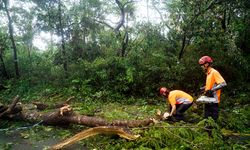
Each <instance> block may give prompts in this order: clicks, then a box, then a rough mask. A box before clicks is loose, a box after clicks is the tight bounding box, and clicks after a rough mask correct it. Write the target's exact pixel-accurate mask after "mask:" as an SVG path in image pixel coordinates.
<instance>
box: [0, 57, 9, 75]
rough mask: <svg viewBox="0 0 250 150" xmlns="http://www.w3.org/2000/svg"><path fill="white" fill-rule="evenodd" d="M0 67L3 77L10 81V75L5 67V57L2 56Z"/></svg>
mask: <svg viewBox="0 0 250 150" xmlns="http://www.w3.org/2000/svg"><path fill="white" fill-rule="evenodd" d="M0 64H1V65H0V67H1V71H2V73H3V77H4V78H6V79H9V76H8V73H7V71H6V67H5V63H4V61H3V55H2V54H0Z"/></svg>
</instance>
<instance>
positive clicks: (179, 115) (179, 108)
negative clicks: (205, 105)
mask: <svg viewBox="0 0 250 150" xmlns="http://www.w3.org/2000/svg"><path fill="white" fill-rule="evenodd" d="M192 104H193V103H190V104H178V105H176V113H175V115H174V117H175V119H177V120H183V119H184V112H185V111H186V110H188V108H189V107H190V106H192ZM170 110H172V107H171V106H170Z"/></svg>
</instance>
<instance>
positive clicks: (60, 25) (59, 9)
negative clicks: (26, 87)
mask: <svg viewBox="0 0 250 150" xmlns="http://www.w3.org/2000/svg"><path fill="white" fill-rule="evenodd" d="M61 5H62V2H61V0H59V4H58V13H59V28H60V29H59V30H60V34H61V38H62V61H63V69H64V71H65V73H66V75H67V72H68V65H67V58H66V49H65V39H64V31H63V25H62V8H61V7H62V6H61Z"/></svg>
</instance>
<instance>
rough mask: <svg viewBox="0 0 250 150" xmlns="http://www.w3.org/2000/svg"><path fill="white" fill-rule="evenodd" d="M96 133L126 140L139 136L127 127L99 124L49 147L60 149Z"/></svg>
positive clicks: (55, 149)
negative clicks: (113, 135)
mask: <svg viewBox="0 0 250 150" xmlns="http://www.w3.org/2000/svg"><path fill="white" fill-rule="evenodd" d="M97 134H117V135H119V136H120V137H122V138H125V139H128V140H135V139H137V138H138V137H139V136H140V135H133V134H131V132H130V131H129V130H128V129H124V128H122V127H117V126H99V127H95V128H90V129H87V130H84V131H82V132H80V133H78V134H76V135H74V136H73V137H71V138H69V139H66V140H64V141H63V142H61V143H59V144H56V145H54V146H52V147H51V148H50V149H51V150H58V149H62V148H64V147H66V146H69V145H72V144H74V143H76V142H78V141H80V140H83V139H86V138H88V137H90V136H94V135H97Z"/></svg>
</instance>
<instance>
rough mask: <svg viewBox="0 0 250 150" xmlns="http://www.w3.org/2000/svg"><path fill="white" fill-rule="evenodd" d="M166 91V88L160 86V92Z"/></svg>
mask: <svg viewBox="0 0 250 150" xmlns="http://www.w3.org/2000/svg"><path fill="white" fill-rule="evenodd" d="M165 92H168V89H167V88H166V87H161V88H160V94H161V95H163V93H165Z"/></svg>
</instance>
